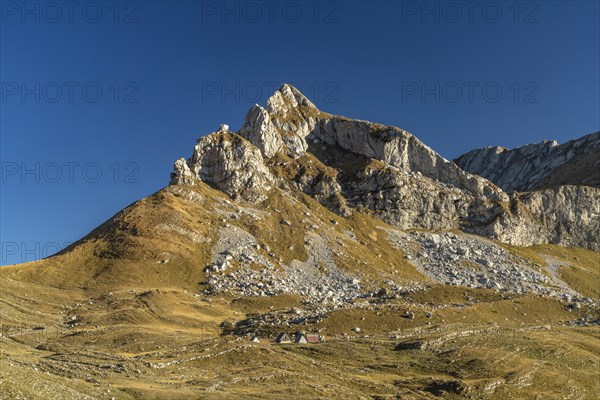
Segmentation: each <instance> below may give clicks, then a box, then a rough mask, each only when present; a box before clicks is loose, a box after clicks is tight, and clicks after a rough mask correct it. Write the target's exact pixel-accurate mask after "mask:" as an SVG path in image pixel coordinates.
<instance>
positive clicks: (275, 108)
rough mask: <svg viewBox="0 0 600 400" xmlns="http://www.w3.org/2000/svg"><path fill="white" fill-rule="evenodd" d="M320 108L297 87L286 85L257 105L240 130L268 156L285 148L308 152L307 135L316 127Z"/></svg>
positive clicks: (297, 154)
mask: <svg viewBox="0 0 600 400" xmlns="http://www.w3.org/2000/svg"><path fill="white" fill-rule="evenodd" d="M319 114H321V112H320V111H319V110H318V109H317V108H316V107H315V106H314V104H313V103H311V102H310V101H309V100H308V99H307V98H306V97H305V96H304V95H303V94H302V93H300V92H299V91H298V89H296V88H294V87H292V86H290V85H287V84H286V85H283V86H282V87H281V88H280V89H279V90H278V91H276V92H275V93H274V94H273V96H271V97H270V98H269V99H268V100H267V104H266V106H265V108H262V107H260V106H259V105H255V106H254V107H253V108H252V109H251V110H250V111H249V112H248V114H247V115H246V118H245V121H244V124H243V126H242V128H241V129H240V131H239V132H238V133H239V134H240V135H241V136H243V137H245V138H246V139H248V140H249V141H250V142H251V143H252V144H254V145H255V146H257V147H258V148H259V149H261V152H262V153H263V155H264V156H265V157H266V158H271V157H273V156H274V155H275V153H276V152H277V151H280V150H282V151H284V152H285V153H287V154H288V155H289V156H291V157H294V158H297V157H300V156H302V155H304V154H305V153H306V149H307V147H308V145H307V143H306V140H305V137H306V136H307V135H308V134H309V133H310V132H311V131H312V130H313V129H314V126H315V125H316V123H317V119H316V116H317V115H319Z"/></svg>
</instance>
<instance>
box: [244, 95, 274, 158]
mask: <svg viewBox="0 0 600 400" xmlns="http://www.w3.org/2000/svg"><path fill="white" fill-rule="evenodd" d="M239 134H240V135H241V136H243V137H244V138H246V139H248V141H250V143H252V144H253V145H255V146H256V147H258V148H259V150H260V152H261V153H262V155H263V156H264V157H266V158H271V157H273V156H274V155H275V154H277V152H278V151H280V150H281V149H282V148H283V146H284V143H283V140H282V138H281V135H280V134H279V132H277V128H275V125H273V122H272V121H271V116H270V115H269V113H268V111H267V110H265V109H264V108H262V107H261V106H259V105H258V104H257V105H255V106H254V107H252V108H251V109H250V111H249V112H248V114H247V115H246V119H245V121H244V124H243V125H242V128H241V129H240V131H239Z"/></svg>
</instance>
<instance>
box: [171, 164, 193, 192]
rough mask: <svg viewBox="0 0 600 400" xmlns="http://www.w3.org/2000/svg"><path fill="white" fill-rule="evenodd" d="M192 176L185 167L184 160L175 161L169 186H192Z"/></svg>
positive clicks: (187, 167) (188, 168) (186, 166)
mask: <svg viewBox="0 0 600 400" xmlns="http://www.w3.org/2000/svg"><path fill="white" fill-rule="evenodd" d="M194 179H195V177H194V174H193V173H192V171H191V170H190V167H189V166H188V165H187V162H186V161H185V158H180V159H178V160H177V161H175V165H174V166H173V172H171V185H193V184H194Z"/></svg>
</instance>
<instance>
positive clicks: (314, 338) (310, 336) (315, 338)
mask: <svg viewBox="0 0 600 400" xmlns="http://www.w3.org/2000/svg"><path fill="white" fill-rule="evenodd" d="M306 341H307V342H308V343H319V342H321V335H319V334H318V333H307V334H306Z"/></svg>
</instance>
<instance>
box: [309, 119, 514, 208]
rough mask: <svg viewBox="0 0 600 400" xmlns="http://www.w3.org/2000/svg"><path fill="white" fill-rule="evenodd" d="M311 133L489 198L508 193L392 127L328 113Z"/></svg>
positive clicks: (327, 140) (501, 197)
mask: <svg viewBox="0 0 600 400" xmlns="http://www.w3.org/2000/svg"><path fill="white" fill-rule="evenodd" d="M320 122H321V123H320V124H319V125H318V128H317V129H316V130H315V132H314V137H315V138H316V139H317V140H319V141H321V142H324V143H327V144H330V145H337V146H339V147H341V148H343V149H345V150H348V151H351V152H353V153H357V154H361V155H364V156H366V157H369V158H375V159H377V160H381V161H383V162H385V163H386V164H389V165H392V166H394V167H398V168H399V169H401V170H403V171H411V172H419V173H421V174H422V175H424V176H426V177H428V178H431V179H434V180H437V181H440V182H443V183H446V184H449V185H451V186H454V187H457V188H459V189H464V190H466V191H468V192H470V193H471V194H474V195H483V196H485V197H486V198H489V199H491V200H508V197H507V196H506V195H505V194H504V193H503V192H502V191H501V190H499V189H498V188H497V187H496V186H495V185H494V184H492V183H491V182H489V181H487V180H485V179H481V178H480V177H477V176H474V175H471V174H469V173H465V172H464V171H462V170H461V169H460V168H458V167H457V166H456V165H455V164H454V163H452V162H450V161H448V160H446V159H444V158H443V157H442V156H440V155H439V154H437V153H436V152H435V151H433V150H431V149H430V148H429V147H427V146H426V145H425V144H423V143H422V142H421V141H420V140H418V139H417V138H416V137H415V136H413V135H412V134H410V133H408V132H406V131H404V130H402V129H400V128H396V127H389V126H384V125H380V124H374V123H372V122H367V121H358V120H349V119H346V118H342V117H331V118H328V119H326V120H322V121H320Z"/></svg>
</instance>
